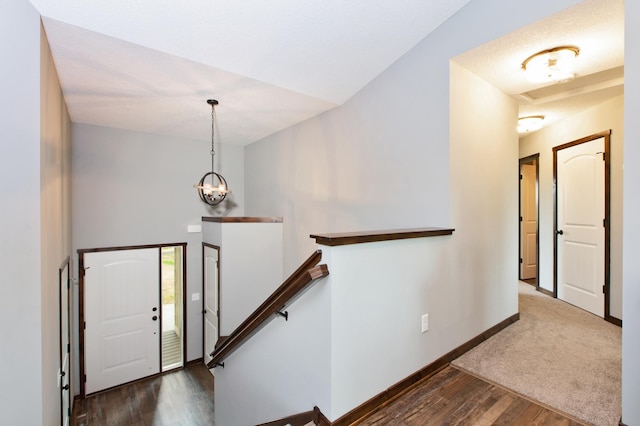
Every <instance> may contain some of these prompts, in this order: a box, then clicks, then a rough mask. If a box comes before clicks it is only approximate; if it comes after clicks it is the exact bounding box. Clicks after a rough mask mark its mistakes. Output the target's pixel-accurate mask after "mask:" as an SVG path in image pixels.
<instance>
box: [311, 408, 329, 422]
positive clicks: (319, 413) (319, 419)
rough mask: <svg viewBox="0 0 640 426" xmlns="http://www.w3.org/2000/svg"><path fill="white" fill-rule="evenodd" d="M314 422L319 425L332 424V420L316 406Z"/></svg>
mask: <svg viewBox="0 0 640 426" xmlns="http://www.w3.org/2000/svg"><path fill="white" fill-rule="evenodd" d="M313 412H314V417H313V422H314V423H315V424H316V425H318V426H331V421H330V420H329V419H328V418H326V417H325V415H324V414H322V411H320V409H319V408H318V407H317V406H316V407H313Z"/></svg>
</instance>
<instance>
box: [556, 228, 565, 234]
mask: <svg viewBox="0 0 640 426" xmlns="http://www.w3.org/2000/svg"><path fill="white" fill-rule="evenodd" d="M556 234H558V235H563V234H564V231H563V230H562V229H558V230H557V231H556Z"/></svg>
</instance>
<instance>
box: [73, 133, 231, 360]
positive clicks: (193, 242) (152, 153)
mask: <svg viewBox="0 0 640 426" xmlns="http://www.w3.org/2000/svg"><path fill="white" fill-rule="evenodd" d="M204 124H206V123H204ZM194 125H203V123H194ZM72 140H73V142H72V172H73V180H72V192H73V252H74V256H76V257H77V254H76V253H77V250H78V249H86V248H98V247H115V246H132V245H144V244H164V243H180V242H186V243H187V264H186V270H187V291H186V300H187V310H186V321H187V360H193V359H197V358H200V357H202V315H201V311H202V297H200V299H199V300H197V301H192V295H193V294H195V293H199V294H200V295H201V294H202V263H201V262H202V260H201V259H202V252H201V251H202V235H201V234H200V233H188V232H187V226H188V225H192V224H200V222H201V218H202V216H210V215H213V214H214V213H215V212H214V211H212V210H209V209H208V206H207V205H205V204H204V203H203V202H202V201H200V199H199V197H198V194H197V192H196V190H195V188H193V185H194V184H195V183H197V182H198V180H199V179H200V178H201V177H202V175H203V174H204V173H205V172H206V171H207V170H210V169H211V157H210V156H209V152H210V141H194V140H187V139H175V138H169V137H163V136H157V135H152V134H147V133H139V132H131V131H125V130H119V129H113V128H108V127H99V126H93V125H87V124H74V125H73V128H72ZM216 159H217V160H218V159H222V162H221V165H219V166H216V171H219V172H220V173H221V174H222V175H224V177H225V178H226V179H227V182H228V183H229V186H230V188H231V190H232V191H233V193H232V194H231V195H230V197H231V199H232V200H233V201H234V202H236V203H237V206H236V207H235V208H234V209H232V210H231V211H230V212H229V214H230V215H234V216H241V215H242V214H243V202H244V193H243V187H244V182H243V180H244V168H243V167H244V159H243V149H242V148H241V147H234V146H229V145H223V146H220V147H218V149H217V155H216ZM220 212H222V211H220ZM218 214H219V213H218ZM76 276H77V272H76ZM76 308H77V307H76ZM76 359H77V358H76Z"/></svg>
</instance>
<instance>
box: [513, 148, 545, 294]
mask: <svg viewBox="0 0 640 426" xmlns="http://www.w3.org/2000/svg"><path fill="white" fill-rule="evenodd" d="M532 161H535V166H536V194H535V198H536V290H538V289H539V288H540V189H539V188H540V153H536V154H532V155H529V156H527V157H523V158H520V159H519V160H518V218H519V220H518V231H519V232H518V253H519V254H520V256H519V260H520V259H522V220H520V218H522V165H523V164H529V163H531V162H532ZM518 277H519V278H520V279H522V264H520V263H518Z"/></svg>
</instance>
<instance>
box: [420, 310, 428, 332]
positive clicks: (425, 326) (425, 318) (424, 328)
mask: <svg viewBox="0 0 640 426" xmlns="http://www.w3.org/2000/svg"><path fill="white" fill-rule="evenodd" d="M427 331H429V314H424V315H423V316H422V332H423V333H426V332H427Z"/></svg>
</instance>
